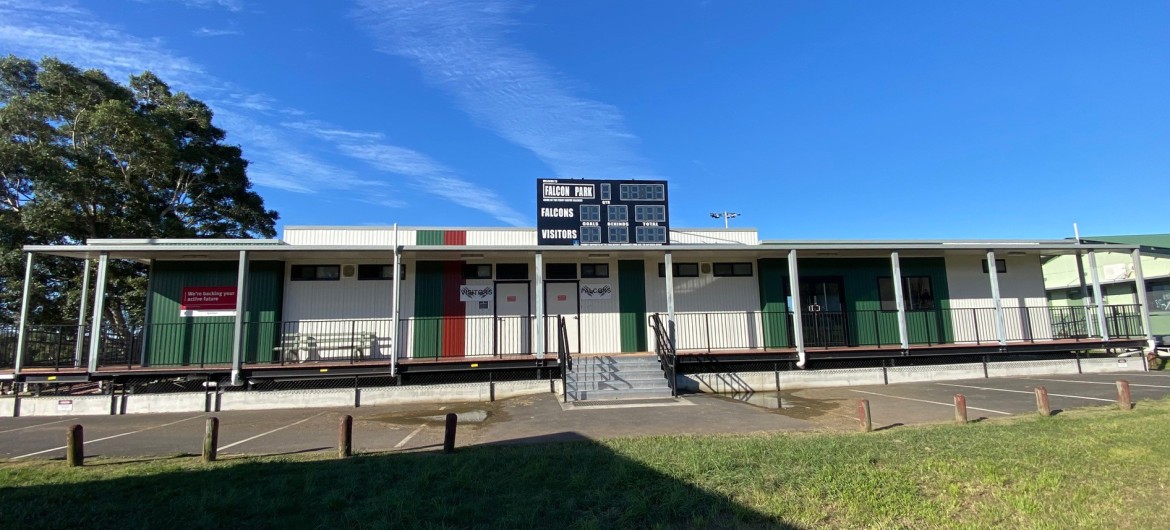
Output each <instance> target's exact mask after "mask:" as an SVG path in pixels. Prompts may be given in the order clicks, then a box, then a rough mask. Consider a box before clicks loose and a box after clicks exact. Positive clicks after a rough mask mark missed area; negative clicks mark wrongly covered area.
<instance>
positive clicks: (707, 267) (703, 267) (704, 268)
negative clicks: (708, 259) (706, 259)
mask: <svg viewBox="0 0 1170 530" xmlns="http://www.w3.org/2000/svg"><path fill="white" fill-rule="evenodd" d="M699 271H700V272H702V273H703V274H711V264H710V263H700V264H699Z"/></svg>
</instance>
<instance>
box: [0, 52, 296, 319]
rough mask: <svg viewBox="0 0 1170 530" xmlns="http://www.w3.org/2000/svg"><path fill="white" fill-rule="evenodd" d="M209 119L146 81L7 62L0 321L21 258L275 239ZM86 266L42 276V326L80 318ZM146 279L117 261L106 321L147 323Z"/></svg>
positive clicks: (48, 267) (0, 169)
mask: <svg viewBox="0 0 1170 530" xmlns="http://www.w3.org/2000/svg"><path fill="white" fill-rule="evenodd" d="M225 135H226V133H225V132H224V131H223V130H221V129H219V128H218V127H216V126H215V125H214V124H213V123H212V111H211V109H210V108H209V107H208V106H207V105H206V104H205V103H203V102H202V101H199V100H198V99H195V98H193V97H191V96H190V95H189V94H186V93H184V92H174V91H172V90H171V88H170V87H169V86H167V84H166V83H165V82H163V80H161V79H159V78H158V77H157V76H155V75H154V74H152V73H150V72H144V73H142V74H141V75H135V76H131V77H130V80H129V83H128V84H126V85H123V84H120V83H118V82H116V81H114V80H112V79H111V78H110V77H109V76H108V75H106V74H105V73H103V72H101V71H98V70H83V69H80V68H78V67H76V66H73V65H70V64H67V63H64V62H61V61H59V60H57V59H54V58H45V59H42V60H41V61H40V62H36V61H32V60H28V59H23V58H17V57H13V56H9V57H6V58H0V179H2V183H0V322H12V321H13V320H14V319H15V315H16V314H17V311H18V309H19V307H18V306H19V302H20V290H21V285H22V282H23V274H24V267H23V259H22V256H21V252H20V249H21V247H22V246H23V245H27V244H74V243H82V242H84V241H86V240H88V239H98V238H184V237H272V236H273V235H274V234H275V224H276V220H277V218H278V215H277V213H276V212H275V211H272V210H268V209H266V208H265V207H264V201H263V199H262V198H261V197H260V195H258V194H257V193H256V192H254V191H253V190H252V185H251V183H250V181H249V180H248V176H247V167H248V162H247V161H246V160H245V159H244V158H243V156H242V152H241V150H240V148H239V147H238V146H234V145H229V144H226V143H225V142H224V139H225ZM80 271H81V264H80V263H78V262H77V261H76V260H64V259H52V258H44V259H41V260H39V263H38V264H37V266H36V270H35V278H36V280H35V281H36V283H37V289H35V292H36V297H35V298H34V301H33V303H32V304H30V310H31V311H32V315H33V317H32V318H33V319H34V321H36V322H42V323H50V322H62V321H68V320H70V319H71V318H76V317H75V316H74V313H72V312H73V311H76V303H77V291H78V286H79V285H80ZM145 284H146V281H145V269H144V267H143V266H141V265H136V264H132V263H119V262H111V270H110V283H109V284H108V287H107V293H108V296H109V299H108V300H107V304H106V307H107V310H106V314H105V319H106V321H107V322H111V323H112V324H113V325H114V326H115V327H116V328H118V329H120V330H123V331H127V330H131V329H133V328H134V327H136V326H137V325H139V324H140V323H141V318H142V314H141V312H142V306H143V304H142V301H143V296H144V292H145Z"/></svg>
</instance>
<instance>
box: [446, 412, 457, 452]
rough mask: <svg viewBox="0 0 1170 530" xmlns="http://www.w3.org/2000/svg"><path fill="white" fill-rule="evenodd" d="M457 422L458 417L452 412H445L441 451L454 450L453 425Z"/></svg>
mask: <svg viewBox="0 0 1170 530" xmlns="http://www.w3.org/2000/svg"><path fill="white" fill-rule="evenodd" d="M458 423H459V417H458V416H456V415H455V413H454V412H448V413H447V428H446V429H445V430H444V431H443V452H444V453H454V452H455V425H457V424H458Z"/></svg>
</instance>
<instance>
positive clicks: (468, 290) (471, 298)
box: [459, 285, 495, 302]
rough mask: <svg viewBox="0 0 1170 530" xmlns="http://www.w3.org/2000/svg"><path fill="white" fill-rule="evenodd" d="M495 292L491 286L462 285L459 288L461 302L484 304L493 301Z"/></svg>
mask: <svg viewBox="0 0 1170 530" xmlns="http://www.w3.org/2000/svg"><path fill="white" fill-rule="evenodd" d="M494 294H495V291H494V290H492V286H490V285H461V286H459V301H460V302H482V301H487V300H491V299H492V295H494Z"/></svg>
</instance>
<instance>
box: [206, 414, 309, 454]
mask: <svg viewBox="0 0 1170 530" xmlns="http://www.w3.org/2000/svg"><path fill="white" fill-rule="evenodd" d="M322 414H325V413H324V412H318V413H316V414H314V415H312V416H309V417H308V418H305V419H303V420H300V421H296V422H293V423H290V424H288V425H285V426H284V427H277V428H275V429H272V430H271V431H268V432H262V433H260V434H257V435H256V436H253V437H251V438H244V439H243V440H240V441H238V442H235V443H230V444H227V445H225V446H223V447H220V448H219V450H220V451H223V450H226V449H231V448H233V447H235V446H237V445H240V444H242V443H244V442H250V441H252V440H255V439H257V438H260V437H262V436H268V435H269V434H272V433H274V432H280V431H283V430H285V429H287V428H289V427H293V426H296V425H300V424H302V423H304V422H306V421H309V420H311V419H313V418H316V417H317V416H320V415H322Z"/></svg>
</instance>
